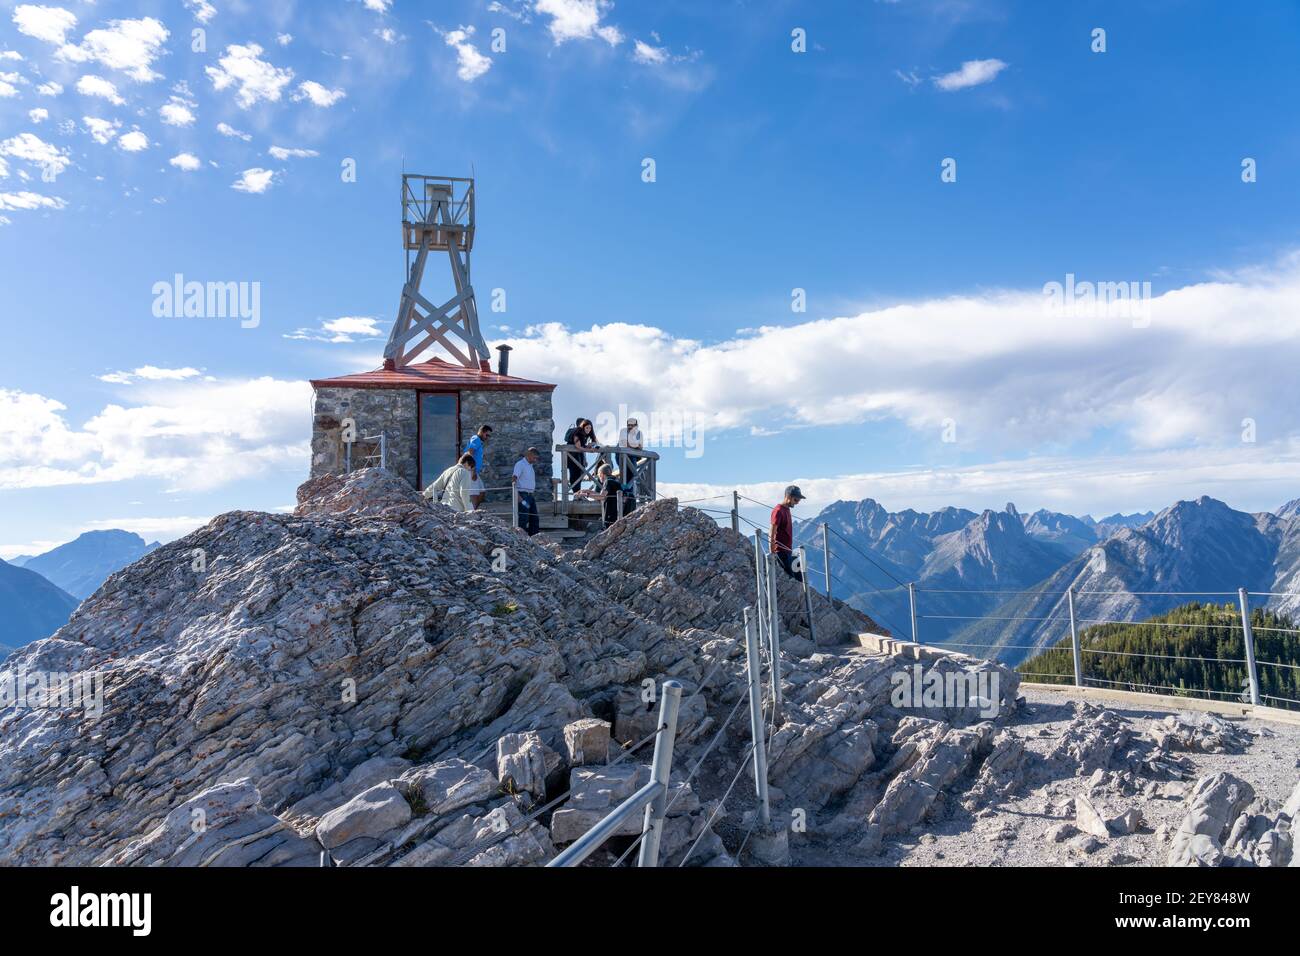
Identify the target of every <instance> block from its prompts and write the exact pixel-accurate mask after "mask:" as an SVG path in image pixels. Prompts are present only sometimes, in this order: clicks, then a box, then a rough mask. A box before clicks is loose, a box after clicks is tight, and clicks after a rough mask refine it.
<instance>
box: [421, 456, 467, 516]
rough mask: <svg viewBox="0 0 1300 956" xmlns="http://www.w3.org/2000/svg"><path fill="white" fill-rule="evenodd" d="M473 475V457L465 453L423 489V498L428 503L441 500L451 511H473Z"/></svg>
mask: <svg viewBox="0 0 1300 956" xmlns="http://www.w3.org/2000/svg"><path fill="white" fill-rule="evenodd" d="M473 474H474V455H473V453H472V452H466V453H465V454H463V455H461V456H460V459H459V460H458V461H457V462H456V464H454V465H452V466H451V467H450V468H448V469H447V470H446V471H444V472H443V473H442V474H441V475H439V476H438V477H437V479H435V480H434V481H433V483H431V484H430V485H429V487H428V488H425V489H424V497H426V498H428V499H429V500H430V501H439V500H441V501H442V503H443V504H444V505H446V506H447V507H448V508H450V509H451V510H452V511H473V510H474V502H473V501H472V500H471V497H470V496H471V494H472V489H471V487H470V486H471V484H472V482H473V480H474V479H473Z"/></svg>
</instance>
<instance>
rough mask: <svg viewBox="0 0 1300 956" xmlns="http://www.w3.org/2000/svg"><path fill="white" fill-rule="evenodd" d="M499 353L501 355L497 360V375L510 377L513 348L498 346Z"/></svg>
mask: <svg viewBox="0 0 1300 956" xmlns="http://www.w3.org/2000/svg"><path fill="white" fill-rule="evenodd" d="M497 351H498V352H500V353H501V355H500V357H499V358H498V359H497V374H498V375H509V374H510V352H511V348H510V346H508V345H498V346H497Z"/></svg>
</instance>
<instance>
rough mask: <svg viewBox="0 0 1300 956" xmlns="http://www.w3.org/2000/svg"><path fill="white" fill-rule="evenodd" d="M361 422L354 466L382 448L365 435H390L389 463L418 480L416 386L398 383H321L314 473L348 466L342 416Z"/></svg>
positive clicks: (313, 431) (313, 436)
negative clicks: (348, 385) (382, 385)
mask: <svg viewBox="0 0 1300 956" xmlns="http://www.w3.org/2000/svg"><path fill="white" fill-rule="evenodd" d="M345 418H351V419H353V420H354V421H355V422H356V423H357V438H358V441H357V442H356V443H355V444H354V445H353V446H352V467H353V468H354V469H355V468H360V467H362V465H363V464H364V462H363V461H362V459H364V458H365V457H366V456H367V455H370V454H378V453H379V449H378V444H377V443H376V442H365V441H361V440H360V439H361V438H363V437H364V436H366V435H377V434H379V432H380V431H381V430H382V431H383V432H384V434H385V435H387V436H388V455H387V457H388V468H389V470H390V471H392V472H393V473H394V474H397V475H401V476H402V477H403V478H405V479H406V480H407V481H408V482H410V483H411V484H412V485H416V484H418V482H419V480H420V474H419V457H418V455H419V435H418V430H419V416H418V414H417V411H416V407H415V391H414V390H412V389H396V388H318V389H316V395H315V399H314V401H313V404H312V429H311V477H313V478H317V477H319V476H320V475H341V474H343V473H344V472H345V471H346V470H347V469H346V467H345V459H344V447H343V437H342V421H343V419H345Z"/></svg>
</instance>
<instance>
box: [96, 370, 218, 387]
mask: <svg viewBox="0 0 1300 956" xmlns="http://www.w3.org/2000/svg"><path fill="white" fill-rule="evenodd" d="M202 374H203V373H202V372H201V371H200V370H199V369H197V368H191V367H189V366H188V365H187V366H185V367H184V368H159V367H158V366H157V365H142V366H140V367H139V368H137V369H135V370H134V371H130V372H109V373H108V374H106V375H100V376H99V380H100V381H101V382H108V383H109V384H111V385H130V384H132V383H133V382H135V381H146V382H181V381H184V380H185V379H188V378H198V377H199V376H200V375H202Z"/></svg>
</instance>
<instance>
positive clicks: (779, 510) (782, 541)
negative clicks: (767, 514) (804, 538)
mask: <svg viewBox="0 0 1300 956" xmlns="http://www.w3.org/2000/svg"><path fill="white" fill-rule="evenodd" d="M801 501H803V492H802V491H800V490H799V486H798V485H787V486H786V489H785V497H784V498H782V499H781V503H780V504H779V505H777V506H776V507H775V508H773V509H772V527H771V530H770V533H769V534H768V542H769V544H768V547H769V549H770V550H771V552H772V553H773V554H774V555H776V559H777V560H778V561H780V562H781V567H783V568H785V573H786V574H788V575H790V577H792V578H794V579H795V580H797V581H802V580H803V574H802V573H801V572H799V571H796V570H795V569H794V517H793V516H792V515H791V514H790V509H791V508H793V507H794V506H795V505H797V504H798V503H799V502H801Z"/></svg>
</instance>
